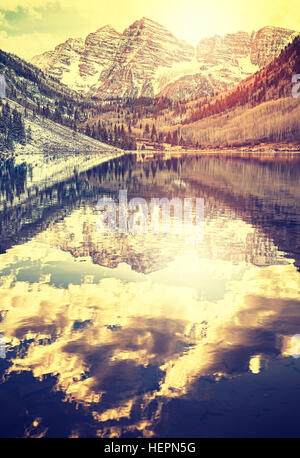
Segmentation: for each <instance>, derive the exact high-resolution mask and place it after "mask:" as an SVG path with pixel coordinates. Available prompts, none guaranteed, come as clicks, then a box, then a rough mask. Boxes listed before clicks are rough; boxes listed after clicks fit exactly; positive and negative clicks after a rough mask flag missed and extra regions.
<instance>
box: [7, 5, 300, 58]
mask: <svg viewBox="0 0 300 458" xmlns="http://www.w3.org/2000/svg"><path fill="white" fill-rule="evenodd" d="M299 6H300V5H299V0H151V1H145V0H109V1H107V0H81V1H79V0H51V1H47V0H10V1H9V2H8V1H7V0H0V49H3V50H4V51H8V52H12V53H14V54H17V55H18V56H20V57H23V58H24V59H30V58H31V57H33V56H34V55H36V54H40V53H42V52H44V51H47V50H49V49H53V48H54V47H55V46H56V45H57V44H59V43H62V42H63V41H65V40H67V39H68V38H70V37H74V38H75V37H83V38H84V37H86V35H87V34H88V33H90V32H94V31H95V30H97V29H99V28H100V27H102V26H104V25H106V24H110V25H112V26H113V27H114V28H115V29H116V30H118V31H119V32H123V30H124V29H125V28H127V27H128V26H129V25H130V24H132V23H133V22H134V21H135V20H137V19H141V18H142V17H144V16H145V17H147V18H149V19H153V20H154V21H157V22H159V23H160V24H162V25H164V26H165V27H167V28H168V29H169V30H170V31H171V32H172V33H173V34H174V35H175V36H176V37H177V38H179V39H182V40H185V41H187V42H188V43H190V44H192V45H196V44H197V43H198V42H199V40H200V39H201V38H204V37H210V36H213V35H215V34H219V35H224V34H226V33H232V32H237V31H240V30H244V31H248V32H251V31H253V30H258V29H260V28H261V27H264V26H266V25H273V26H277V27H284V28H288V29H293V30H300V8H299Z"/></svg>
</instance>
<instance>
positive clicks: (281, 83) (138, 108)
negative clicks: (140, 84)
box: [88, 37, 300, 149]
mask: <svg viewBox="0 0 300 458" xmlns="http://www.w3.org/2000/svg"><path fill="white" fill-rule="evenodd" d="M299 73H300V37H296V38H295V39H294V41H293V42H292V43H291V44H290V45H288V46H287V47H286V48H285V49H284V50H283V51H282V52H281V54H280V56H278V57H276V58H275V59H274V60H273V61H272V62H271V63H270V64H268V65H267V66H266V67H265V68H263V69H262V70H260V71H259V72H257V73H255V74H254V75H251V76H250V77H248V78H247V79H245V80H244V81H242V82H241V83H239V84H238V85H237V86H236V87H235V88H233V89H230V90H227V91H223V92H221V93H219V94H218V95H216V96H214V97H202V98H199V99H192V100H190V101H181V102H170V101H169V100H168V99H166V98H156V99H154V100H155V102H153V101H151V102H150V101H148V103H145V104H144V105H143V104H139V103H138V102H136V103H135V104H132V105H128V104H127V105H126V104H124V105H123V106H122V108H121V109H120V107H119V108H118V110H117V111H113V110H112V111H111V112H110V113H105V114H102V115H100V116H97V115H95V117H92V118H90V119H89V121H88V122H89V123H91V124H92V123H93V122H94V123H95V122H99V120H100V121H101V122H104V123H108V122H114V123H117V124H124V125H125V127H126V128H127V129H128V130H129V131H130V132H131V133H132V135H134V136H135V138H136V140H137V143H138V147H139V148H143V147H145V148H149V147H150V148H154V149H155V148H156V149H157V148H169V146H170V145H172V146H177V145H179V146H182V147H183V148H184V147H211V148H216V147H231V146H243V145H253V144H256V143H261V142H287V141H288V142H299V138H300V133H299V117H300V111H299V110H300V98H293V97H292V87H293V84H292V76H293V75H294V74H299Z"/></svg>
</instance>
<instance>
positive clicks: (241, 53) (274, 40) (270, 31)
mask: <svg viewBox="0 0 300 458" xmlns="http://www.w3.org/2000/svg"><path fill="white" fill-rule="evenodd" d="M297 35H298V32H296V31H292V30H287V29H281V28H278V27H264V28H262V29H260V30H259V31H255V32H252V33H251V34H249V33H247V32H236V33H231V34H227V35H225V36H223V37H222V36H219V35H215V36H213V37H211V38H203V39H201V40H200V41H199V44H198V46H197V47H196V48H194V47H193V46H191V45H189V44H188V43H186V42H184V41H182V40H178V39H177V38H176V37H175V36H174V35H173V34H172V33H171V32H169V31H168V30H167V29H166V28H165V27H164V26H162V25H160V24H158V23H157V22H155V21H152V20H150V19H148V18H142V19H140V20H137V21H135V22H134V23H133V24H132V25H131V26H130V27H128V28H127V29H125V30H124V32H123V33H122V34H120V33H118V32H117V31H116V30H114V29H113V28H112V27H111V26H109V25H107V26H104V27H102V28H100V29H98V30H97V31H96V32H94V33H90V34H89V35H88V36H87V37H86V38H85V39H84V40H83V39H81V38H77V39H68V40H67V41H66V42H65V43H62V44H59V45H58V46H56V48H55V49H54V50H53V51H47V52H45V53H43V54H41V55H39V56H35V57H34V58H33V59H32V61H31V62H32V63H33V64H34V65H36V66H38V67H39V68H41V69H42V70H43V71H44V72H46V73H48V74H50V75H52V76H54V77H55V78H58V79H59V80H60V81H61V82H63V83H64V84H66V85H67V86H69V87H70V88H72V89H74V90H76V91H78V92H81V93H83V94H86V95H88V96H95V97H97V98H100V99H111V98H117V97H141V96H142V97H154V96H157V95H161V96H166V97H169V98H171V99H175V100H176V99H177V100H178V99H180V100H181V99H185V98H189V97H201V96H206V95H213V94H215V93H217V92H220V91H222V90H225V89H228V88H230V87H233V86H234V85H236V84H237V83H238V82H240V81H241V80H243V79H245V78H246V77H247V76H249V75H250V74H252V73H255V72H256V71H257V70H259V69H260V68H262V67H264V66H265V65H267V64H268V63H269V62H270V61H271V60H273V59H274V58H275V57H276V56H277V55H279V54H280V52H281V50H282V49H283V48H284V47H285V46H286V45H287V44H288V43H290V42H291V41H292V40H293V39H294V38H295V36H297Z"/></svg>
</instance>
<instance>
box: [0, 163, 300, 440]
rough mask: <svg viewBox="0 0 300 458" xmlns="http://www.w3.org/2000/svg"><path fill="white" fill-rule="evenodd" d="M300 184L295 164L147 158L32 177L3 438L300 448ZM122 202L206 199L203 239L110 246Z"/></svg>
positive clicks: (1, 396)
mask: <svg viewBox="0 0 300 458" xmlns="http://www.w3.org/2000/svg"><path fill="white" fill-rule="evenodd" d="M299 177H300V161H299V160H298V159H297V157H292V156H289V160H281V158H278V157H272V156H271V155H270V157H269V156H268V157H265V158H261V159H256V158H252V159H251V158H245V157H244V158H234V157H222V158H220V157H217V156H201V155H197V156H188V155H186V156H185V155H181V156H178V157H172V158H168V157H166V156H165V155H159V156H154V157H151V156H149V155H141V154H139V155H133V156H130V155H128V156H125V157H123V158H118V159H115V160H112V161H110V162H109V163H105V164H102V165H101V166H99V167H95V168H93V169H91V170H89V171H87V172H84V173H81V174H77V173H75V175H74V176H72V177H70V178H69V179H68V180H66V181H64V182H61V183H54V184H53V185H51V184H49V187H48V188H46V189H45V188H44V189H42V190H39V189H38V187H36V188H35V189H34V191H33V190H31V189H29V187H28V182H27V185H26V177H24V179H25V182H24V187H23V186H22V187H21V191H20V188H18V199H11V204H10V205H9V204H7V205H4V206H3V207H1V208H2V210H1V229H0V231H1V232H0V233H1V249H2V254H1V255H0V260H1V264H0V269H1V289H0V295H1V300H0V304H1V305H0V307H1V309H0V310H1V322H0V332H1V333H2V334H3V336H4V337H5V340H6V343H7V345H6V350H7V357H6V359H0V369H1V373H2V377H3V381H2V384H1V385H0V402H1V405H2V406H3V409H1V413H0V435H1V436H2V437H8V436H12V437H16V436H18V437H19V436H21V437H22V436H35V437H44V436H49V437H53V436H54V437H65V436H69V437H76V436H88V437H92V436H98V437H119V436H121V437H132V436H133V437H151V436H154V437H156V436H169V437H193V436H194V437H216V436H218V437H220V436H225V437H226V436H231V437H232V436H233V437H239V436H299V433H298V429H297V428H298V426H297V425H298V421H299V418H298V417H299V414H298V412H299V411H300V410H299V408H297V407H300V405H299V406H298V404H300V401H299V400H298V399H299V396H298V394H299V386H300V385H299V374H300V362H299V359H298V358H294V357H293V356H291V355H293V354H294V353H295V348H294V340H293V336H294V335H295V334H299V333H300V295H299V291H300V288H299V287H300V277H299V263H300V241H299V223H300V207H299V205H300V199H299V197H300V187H299ZM27 180H29V178H27ZM9 189H10V192H12V191H11V190H13V189H14V187H13V186H10V187H9ZM119 189H127V190H128V197H129V198H130V197H133V196H139V197H143V198H145V199H151V197H182V198H183V197H203V198H204V200H205V225H204V226H205V227H204V237H203V240H202V241H201V242H199V241H197V240H196V241H195V242H194V243H186V239H185V236H184V235H176V234H172V233H170V234H152V233H147V234H136V235H132V234H118V233H111V234H101V233H100V232H99V231H97V228H96V220H97V217H98V213H97V211H96V204H97V200H98V199H99V198H100V197H101V196H103V195H109V196H114V197H116V198H117V192H118V190H119ZM4 197H5V196H4V194H3V199H4ZM0 203H1V199H0Z"/></svg>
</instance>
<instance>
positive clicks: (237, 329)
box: [0, 241, 300, 436]
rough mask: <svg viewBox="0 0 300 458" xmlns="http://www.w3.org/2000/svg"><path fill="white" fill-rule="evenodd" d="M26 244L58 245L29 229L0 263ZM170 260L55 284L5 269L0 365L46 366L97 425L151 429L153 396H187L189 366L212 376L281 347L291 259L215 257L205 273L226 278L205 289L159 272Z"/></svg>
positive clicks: (288, 323) (110, 431)
mask: <svg viewBox="0 0 300 458" xmlns="http://www.w3.org/2000/svg"><path fill="white" fill-rule="evenodd" d="M43 247H44V248H43ZM21 248H22V249H21ZM43 249H44V250H45V251H43ZM22 250H23V254H22ZM49 250H50V251H49ZM50 252H51V253H50ZM38 253H40V259H43V255H44V256H45V260H46V259H48V256H49V258H51V257H53V259H56V260H57V259H59V258H60V256H61V257H62V258H64V257H65V256H68V254H67V253H63V252H61V251H60V250H58V249H56V248H51V249H49V247H47V246H46V245H43V244H41V243H37V242H35V241H32V242H29V243H28V244H25V245H23V247H15V248H13V249H11V250H9V251H8V252H7V253H6V254H5V255H3V261H4V265H6V267H7V266H9V263H10V262H11V263H12V262H16V260H17V259H19V258H20V257H22V256H23V257H24V258H30V257H31V256H32V260H34V259H36V257H37V255H38ZM188 259H189V258H188V257H187V260H188ZM192 260H193V257H192V258H190V261H192ZM194 260H195V259H194ZM73 262H74V263H76V260H74V261H73ZM201 262H202V263H203V266H204V265H205V262H206V261H205V260H203V259H202V261H201ZM201 262H200V260H199V263H200V264H199V266H200V265H201ZM212 262H213V261H212V260H211V263H212ZM207 264H208V266H211V267H209V268H211V269H212V268H213V267H212V264H210V263H209V262H208V263H207ZM178 266H179V264H178V265H177V264H176V262H175V264H174V266H173V267H172V266H171V268H170V272H165V273H164V271H162V275H161V278H159V273H158V274H157V275H154V274H150V275H147V276H143V280H142V279H141V280H140V281H138V282H136V281H130V280H129V279H127V280H126V281H124V280H120V279H117V278H112V277H111V278H102V279H100V280H99V281H97V283H91V282H90V281H91V279H90V278H89V277H86V276H84V277H83V279H85V280H86V281H84V280H83V282H82V283H81V284H71V283H70V284H69V285H68V286H67V287H65V288H60V287H57V286H55V285H54V284H51V283H45V278H44V277H43V275H42V276H41V281H39V282H34V283H30V282H28V281H27V282H25V281H17V280H16V275H15V274H14V273H13V272H11V273H10V275H8V276H6V277H4V278H2V286H1V290H0V300H1V304H2V308H3V310H5V314H4V316H3V320H2V322H1V323H0V324H1V326H0V328H1V331H0V332H1V333H3V334H4V335H5V338H6V341H8V342H10V345H9V348H8V355H11V360H10V362H11V366H10V367H9V368H8V369H7V375H6V376H7V377H9V376H10V374H13V373H15V372H23V371H31V372H32V373H33V375H34V377H36V378H37V379H39V380H43V378H44V377H45V376H46V375H47V374H52V375H55V376H56V377H57V382H56V389H57V390H61V391H62V392H64V393H65V398H66V400H68V401H70V402H71V401H74V402H77V403H79V404H82V405H85V406H86V407H88V408H89V409H92V412H93V417H94V419H95V421H97V422H98V423H99V430H98V435H99V436H101V435H104V436H105V435H106V434H107V435H114V434H115V435H118V434H120V429H118V427H114V428H115V429H114V428H113V427H112V426H111V424H110V423H111V421H119V420H120V419H121V418H123V419H124V418H127V423H126V424H127V426H124V428H125V429H126V428H127V429H126V430H128V431H130V428H131V429H132V428H133V429H134V430H140V434H143V435H144V436H147V435H149V436H151V434H153V428H154V427H155V424H156V423H157V422H159V421H160V413H159V412H160V411H161V408H162V405H163V404H165V403H166V402H168V400H170V399H173V398H177V397H189V396H195V383H196V381H198V380H199V378H201V377H212V380H213V381H215V382H217V381H218V380H219V379H220V378H222V377H229V378H231V377H235V376H237V375H240V374H243V373H247V372H248V371H249V370H250V371H251V372H253V373H255V374H257V373H259V371H260V370H261V368H262V367H263V366H264V364H267V362H268V361H269V360H271V359H272V358H274V357H281V356H286V355H288V354H290V353H289V350H288V348H289V347H288V342H289V339H290V338H291V337H292V335H294V334H296V333H297V332H299V329H300V314H299V306H300V299H299V290H300V280H299V275H298V272H297V269H296V267H295V266H294V265H293V264H292V263H289V264H286V265H274V266H267V267H264V268H259V267H256V266H253V265H247V266H243V268H241V267H240V266H235V265H233V264H231V263H227V264H226V266H225V264H224V261H222V262H217V261H216V262H215V264H214V269H215V272H214V274H215V276H217V277H218V278H220V277H222V276H223V278H224V277H225V278H226V286H225V289H224V293H223V294H222V295H221V297H218V298H216V299H215V298H214V299H203V295H202V296H201V295H199V289H198V288H197V285H196V281H193V282H192V284H190V285H188V286H176V282H175V281H173V282H168V281H167V280H166V278H167V274H168V275H170V274H171V273H172V274H173V275H174V274H175V269H176V268H177V267H178ZM187 266H188V264H186V268H188V267H187ZM98 269H101V267H99V266H98ZM192 269H193V270H195V263H192ZM230 269H232V271H231V273H230ZM225 271H226V275H224V272H225ZM75 323H76V325H74V324H75ZM24 343H27V349H26V350H24V348H23V347H22V344H24ZM205 393H206V391H205V390H204V392H201V393H199V392H198V394H197V397H198V398H199V396H200V398H202V397H203V396H204V398H205V396H207V395H208V393H206V394H205ZM153 402H155V403H156V407H155V409H154V412H152V413H151V414H150V413H149V408H148V406H150V404H151V405H152V404H153ZM138 406H139V407H138ZM136 409H138V412H139V413H137V411H136ZM141 425H143V426H141ZM122 428H123V427H122ZM144 430H145V431H144ZM122 431H123V432H124V429H122ZM142 431H143V432H142Z"/></svg>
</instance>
